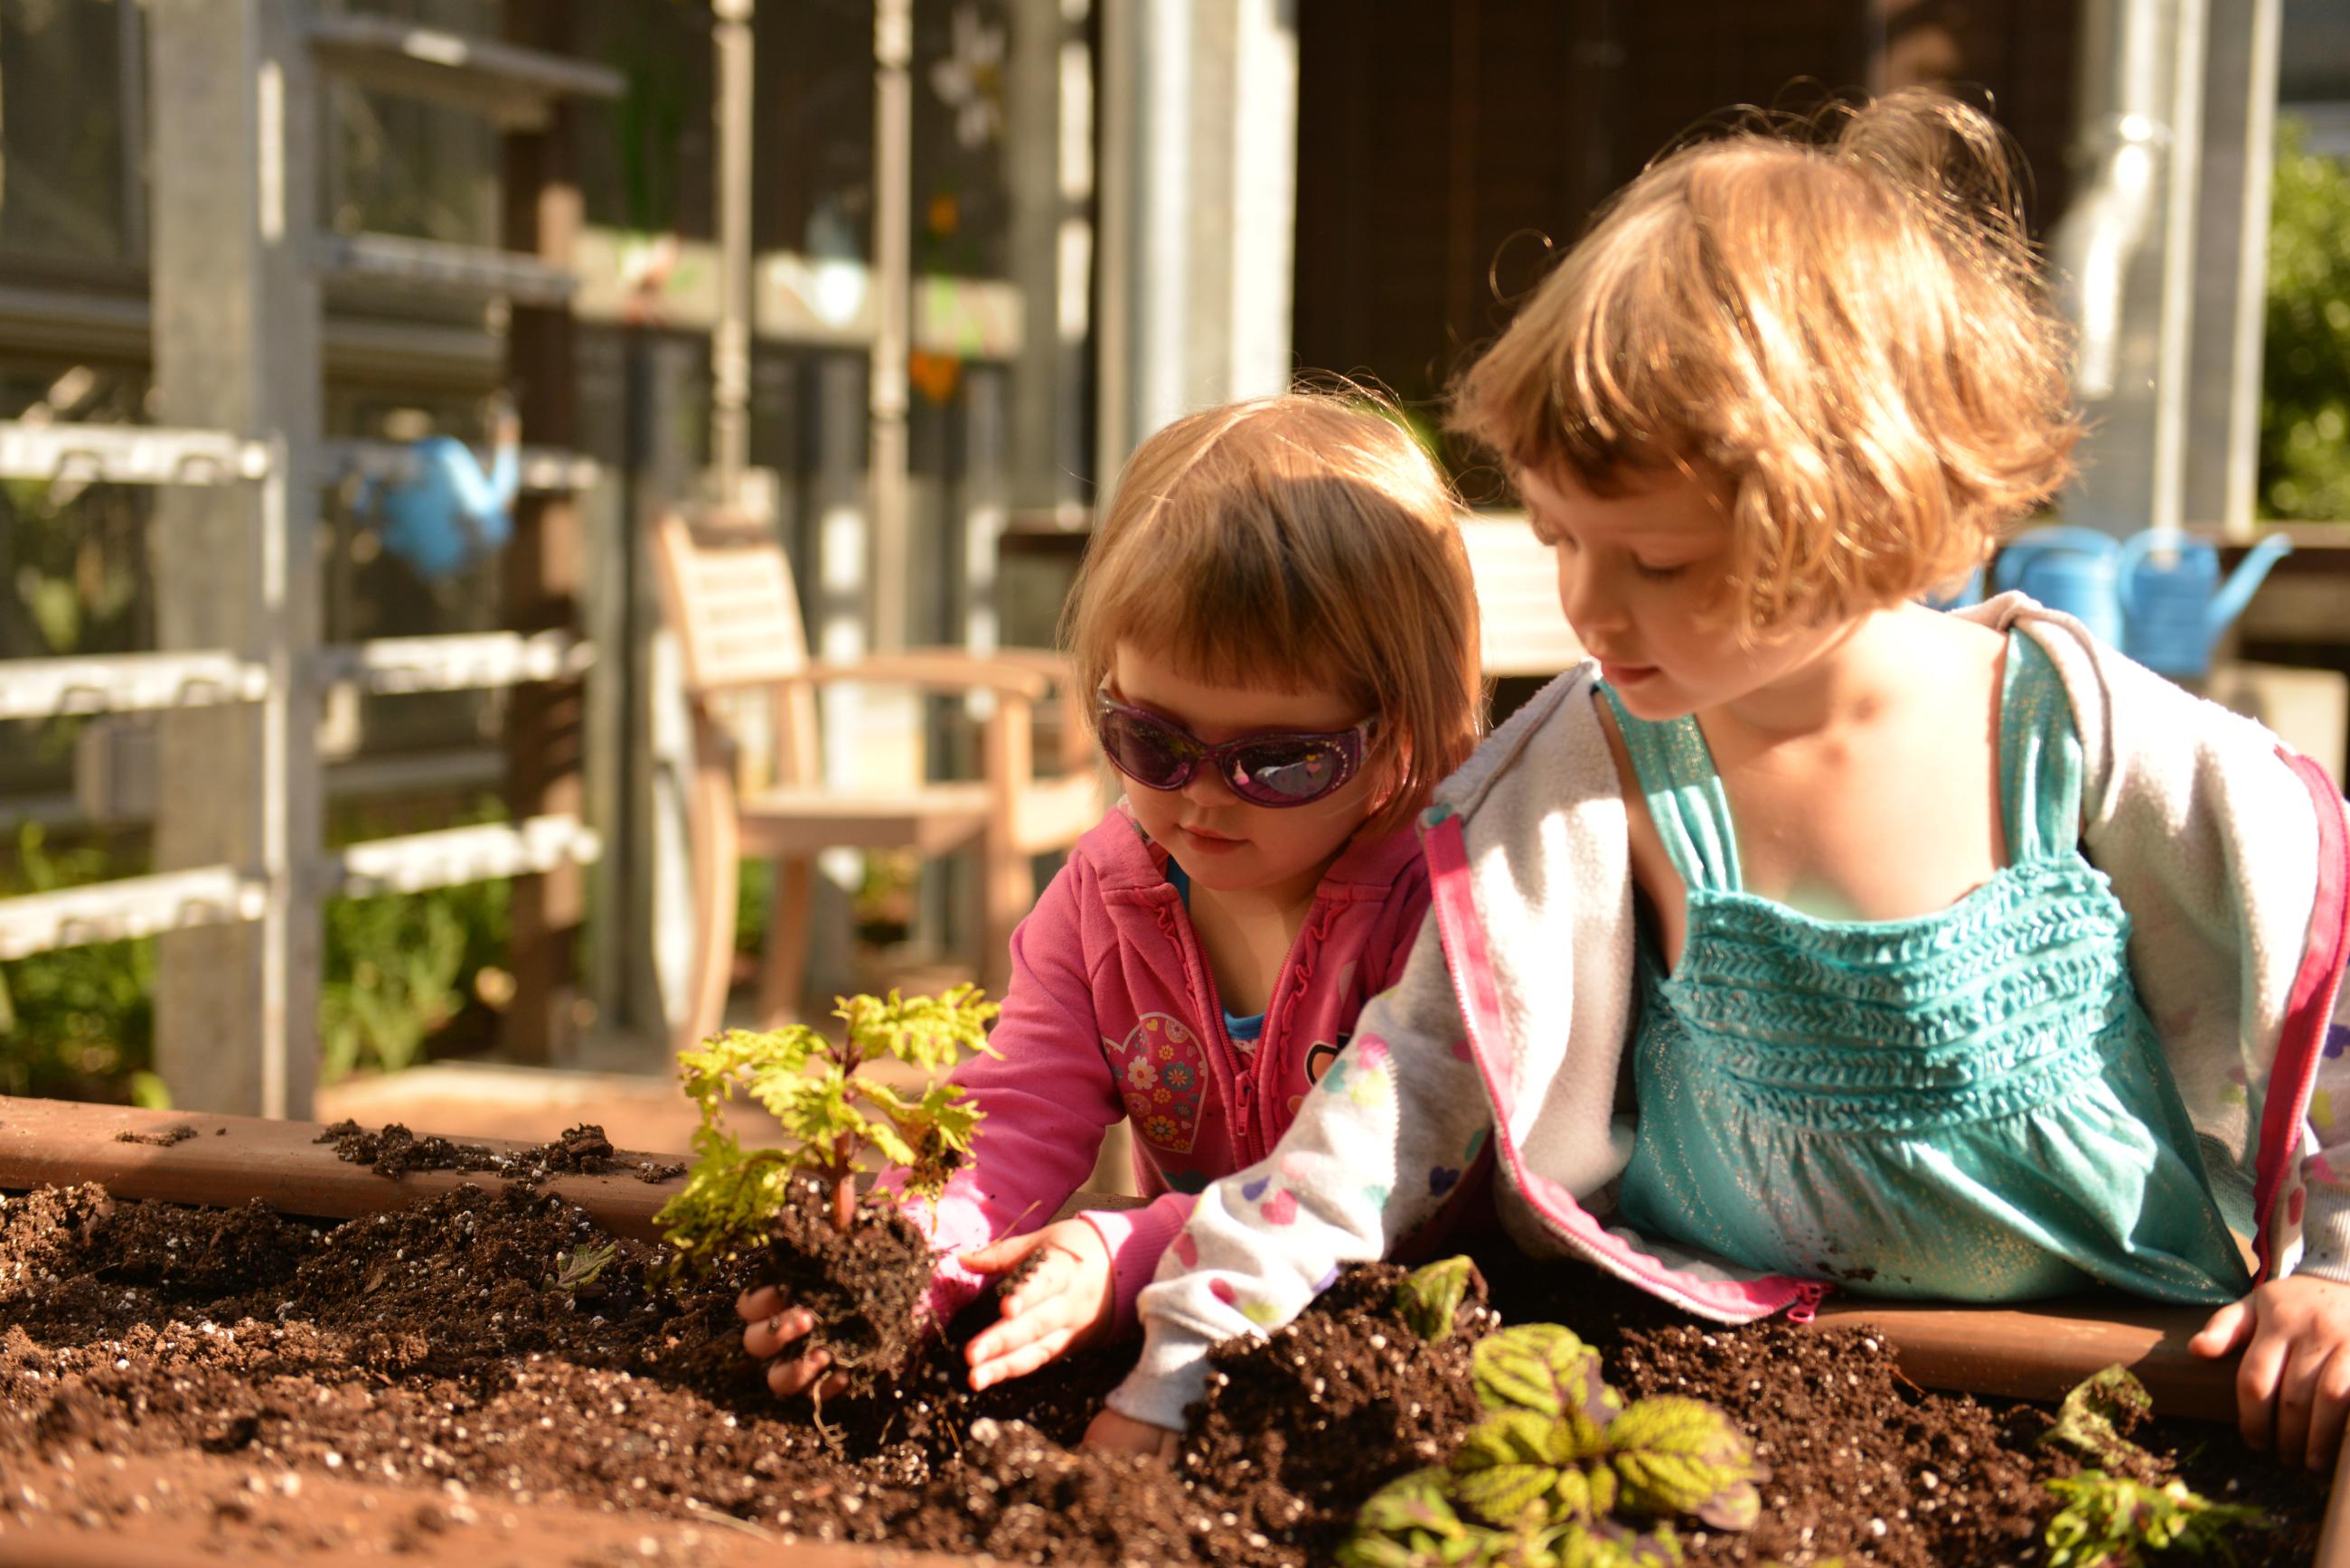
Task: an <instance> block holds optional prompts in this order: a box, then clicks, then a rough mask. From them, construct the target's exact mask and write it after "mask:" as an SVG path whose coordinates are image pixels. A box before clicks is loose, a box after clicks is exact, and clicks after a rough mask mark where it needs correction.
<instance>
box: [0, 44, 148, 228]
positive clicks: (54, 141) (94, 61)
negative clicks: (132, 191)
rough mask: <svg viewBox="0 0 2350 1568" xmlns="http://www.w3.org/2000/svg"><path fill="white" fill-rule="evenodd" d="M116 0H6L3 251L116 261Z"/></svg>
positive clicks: (119, 128) (119, 134) (121, 173)
mask: <svg viewBox="0 0 2350 1568" xmlns="http://www.w3.org/2000/svg"><path fill="white" fill-rule="evenodd" d="M125 21H126V18H125V16H124V15H123V12H122V9H121V6H120V4H118V0H0V250H8V251H16V252H19V253H32V254H41V255H54V256H67V257H73V258H76V259H89V260H104V261H109V262H119V261H124V260H130V259H137V258H131V257H128V256H126V255H125V254H124V253H125V251H126V249H127V244H126V240H125V223H124V187H125V184H126V182H127V174H126V170H125V161H124V157H123V140H124V130H123V116H122V98H121V95H122V76H123V70H122V67H123V57H124V54H125V27H124V24H125Z"/></svg>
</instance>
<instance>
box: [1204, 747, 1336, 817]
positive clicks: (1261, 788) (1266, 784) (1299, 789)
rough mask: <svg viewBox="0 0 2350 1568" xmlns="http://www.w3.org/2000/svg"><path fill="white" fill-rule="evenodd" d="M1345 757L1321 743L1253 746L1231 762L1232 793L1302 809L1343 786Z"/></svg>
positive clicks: (1246, 798)
mask: <svg viewBox="0 0 2350 1568" xmlns="http://www.w3.org/2000/svg"><path fill="white" fill-rule="evenodd" d="M1228 777H1229V782H1230V783H1231V784H1232V793H1233V794H1237V795H1240V796H1241V797H1242V798H1243V799H1244V800H1253V801H1256V802H1259V803H1261V804H1263V805H1305V803H1306V802H1307V801H1309V800H1317V799H1319V798H1320V797H1322V796H1323V795H1326V794H1329V793H1330V792H1331V791H1332V790H1334V789H1336V788H1337V787H1338V786H1339V785H1340V784H1344V783H1345V782H1346V779H1347V757H1346V753H1344V752H1342V751H1341V750H1340V749H1339V748H1338V747H1336V746H1335V745H1332V744H1330V743H1328V742H1321V741H1310V742H1309V741H1283V742H1273V743H1271V744H1267V745H1263V746H1252V747H1249V748H1248V749H1246V750H1245V751H1243V752H1242V753H1240V754H1239V755H1238V756H1236V757H1234V758H1233V759H1232V772H1231V774H1229V775H1228Z"/></svg>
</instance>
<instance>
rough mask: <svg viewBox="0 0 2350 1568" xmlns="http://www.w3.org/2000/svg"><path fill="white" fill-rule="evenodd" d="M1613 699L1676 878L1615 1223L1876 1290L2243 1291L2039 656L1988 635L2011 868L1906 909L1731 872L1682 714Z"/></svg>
mask: <svg viewBox="0 0 2350 1568" xmlns="http://www.w3.org/2000/svg"><path fill="white" fill-rule="evenodd" d="M1608 701H1609V702H1610V703H1611V704H1613V705H1614V708H1615V713H1616V720H1617V724H1618V725H1619V726H1620V728H1621V730H1622V732H1623V736H1624V742H1625V745H1626V748H1627V751H1628V752H1629V753H1630V757H1631V761H1632V765H1633V769H1634V772H1635V773H1636V774H1637V775H1638V781H1639V787H1640V791H1641V793H1642V794H1643V795H1644V796H1645V797H1646V799H1647V801H1648V811H1649V815H1650V816H1651V817H1652V818H1653V819H1654V821H1655V823H1656V826H1657V831H1658V834H1659V836H1660V837H1661V838H1662V839H1663V841H1664V846H1665V848H1666V850H1667V851H1668V852H1669V854H1670V856H1671V857H1672V861H1673V865H1674V867H1675V868H1676V869H1677V870H1678V871H1679V873H1680V876H1681V879H1682V881H1683V882H1684V883H1685V884H1686V886H1687V888H1688V909H1689V920H1688V936H1687V940H1686V943H1685V945H1684V948H1683V950H1682V953H1681V961H1680V964H1679V967H1678V968H1677V969H1675V970H1674V971H1672V972H1671V973H1670V974H1668V973H1666V972H1665V969H1664V965H1663V962H1662V959H1661V955H1660V954H1659V951H1658V950H1657V948H1656V945H1655V942H1654V940H1653V938H1652V937H1651V936H1650V935H1649V934H1648V933H1646V932H1644V933H1643V937H1642V940H1641V942H1640V955H1639V975H1638V999H1639V1018H1638V1026H1637V1029H1636V1031H1635V1034H1634V1038H1633V1043H1632V1062H1633V1072H1634V1075H1635V1082H1636V1084H1637V1085H1638V1094H1639V1125H1638V1134H1637V1136H1636V1138H1635V1142H1634V1147H1633V1153H1632V1158H1631V1163H1630V1165H1629V1166H1628V1167H1627V1169H1626V1171H1625V1174H1624V1179H1623V1184H1622V1189H1621V1199H1620V1205H1621V1213H1622V1218H1623V1219H1624V1220H1625V1221H1626V1222H1627V1223H1628V1224H1630V1225H1632V1226H1633V1227H1634V1228H1636V1229H1638V1230H1641V1231H1648V1232H1651V1233H1653V1234H1657V1235H1659V1236H1666V1237H1670V1238H1673V1239H1675V1240H1677V1241H1682V1242H1684V1243H1687V1244H1690V1245H1693V1246H1697V1247H1701V1248H1704V1249H1706V1250H1707V1251H1711V1252H1713V1253H1715V1254H1716V1255H1718V1256H1720V1257H1722V1258H1724V1259H1727V1260H1729V1261H1731V1262H1735V1263H1740V1264H1743V1265H1745V1266H1746V1267H1748V1268H1752V1269H1756V1270H1762V1271H1767V1272H1779V1273H1792V1274H1797V1275H1804V1276H1808V1277H1812V1278H1815V1279H1827V1280H1834V1281H1836V1282H1840V1283H1842V1284H1844V1285H1846V1286H1847V1287H1849V1288H1850V1289H1852V1290H1854V1291H1855V1292H1856V1293H1860V1294H1865V1295H1876V1296H1907V1297H1929V1298H1938V1299H1943V1300H1956V1301H1980V1302H1998V1301H2023V1300H2030V1299H2033V1298H2035V1297H2041V1296H2049V1295H2057V1294H2063V1293H2068V1292H2073V1291H2079V1290H2085V1289H2088V1288H2090V1287H2093V1286H2096V1285H2109V1286H2113V1287H2116V1288H2117V1289H2120V1290H2124V1291H2127V1292H2130V1293H2133V1294H2137V1295H2141V1296H2147V1297H2151V1298H2153V1299H2155V1300H2158V1301H2166V1302H2179V1303H2220V1302H2226V1301H2232V1300H2234V1299H2235V1298H2236V1297H2238V1296H2240V1295H2241V1294H2242V1293H2244V1292H2245V1291H2246V1290H2248V1289H2249V1288H2250V1286H2251V1281H2250V1279H2249V1277H2248V1276H2247V1275H2246V1273H2245V1271H2244V1265H2243V1262H2242V1261H2241V1254H2240V1253H2239V1252H2238V1251H2237V1248H2236V1244H2235V1241H2234V1240H2233V1239H2232V1238H2231V1237H2230V1234H2229V1231H2228V1228H2227V1225H2226V1223H2225V1221H2224V1220H2223V1219H2222V1218H2221V1214H2220V1207H2219V1204H2218V1202H2217V1200H2216V1199H2215V1198H2214V1196H2213V1193H2212V1189H2211V1185H2210V1180H2209V1179H2208V1177H2207V1176H2206V1174H2205V1171H2204V1168H2203V1162H2202V1157H2201V1154H2200V1152H2199V1148H2198V1147H2197V1143H2196V1137H2195V1130H2194V1127H2193V1125H2192V1124H2191V1123H2190V1122H2189V1119H2188V1116H2187V1112H2186V1108H2185V1106H2182V1105H2181V1104H2180V1101H2179V1098H2178V1089H2177V1087H2176V1085H2174V1084H2173V1083H2172V1082H2171V1078H2170V1074H2169V1070H2168V1067H2167V1066H2166V1064H2164V1062H2163V1059H2162V1054H2161V1048H2160V1044H2159V1043H2158V1041H2157V1039H2156V1038H2155V1034H2154V1031H2153V1028H2152V1026H2151V1025H2150V1024H2149V1023H2147V1018H2146V1014H2145V1012H2143V1010H2142V1009H2141V1008H2140V1007H2139V1006H2138V1002H2137V992H2136V988H2135V987H2134V986H2133V985H2132V983H2131V981H2130V977H2129V969H2128V966H2127V962H2126V952H2125V947H2126V940H2127V938H2128V934H2129V918H2128V916H2127V914H2126V912H2125V911H2124V910H2123V909H2122V907H2121V904H2120V902H2119V901H2118V900H2117V899H2116V898H2115V897H2114V894H2113V890H2112V888H2110V887H2109V886H2108V884H2107V882H2106V877H2105V876H2104V874H2103V873H2101V872H2099V871H2098V870H2097V869H2096V868H2095V867H2093V866H2091V865H2090V864H2089V863H2088V861H2087V859H2086V858H2085V857H2083V855H2082V854H2081V852H2080V849H2079V847H2078V844H2077V839H2078V834H2079V829H2078V826H2077V825H2078V823H2079V820H2080V798H2081V781H2082V761H2081V746H2080V739H2079V736H2078V734H2077V733H2076V732H2075V731H2074V723H2073V716H2072V706H2071V703H2070V701H2069V700H2068V698H2067V696H2066V694H2065V691H2064V684H2063V681H2062V680H2061V678H2060V677H2059V676H2058V675H2057V673H2056V670H2055V669H2054V666H2053V665H2051V664H2050V663H2049V660H2048V657H2047V655H2046V654H2045V653H2044V652H2043V651H2042V650H2041V649H2040V647H2039V645H2038V644H2036V643H2034V642H2033V640H2032V639H2030V638H2028V637H2024V636H2022V635H2020V634H2015V635H2011V636H2010V638H2009V639H2008V649H2007V660H2006V669H2005V673H2004V676H2003V679H2002V691H2001V695H2000V742H1999V744H2000V785H2001V787H2000V804H2001V813H2002V818H2003V820H2004V822H2005V824H2006V831H2007V842H2008V864H2007V865H2006V866H2004V867H2002V868H2001V869H2000V870H1999V871H1998V872H1997V873H1996V874H1994V875H1993V876H1992V877H1991V879H1990V880H1989V881H1987V882H1985V883H1983V884H1982V885H1981V887H1979V888H1975V889H1974V890H1973V891H1972V892H1970V893H1969V894H1968V895H1967V896H1966V897H1965V898H1961V899H1960V900H1959V901H1958V902H1957V903H1956V904H1954V905H1952V906H1951V907H1950V908H1949V909H1942V910H1939V911H1937V912H1935V913H1933V914H1929V915H1921V916H1918V917H1917V918H1915V919H1901V920H1887V921H1839V920H1824V919H1814V918H1813V917H1811V916H1809V915H1806V914H1804V913H1802V912H1801V911H1798V910H1795V909H1790V908H1788V907H1787V906H1785V905H1783V904H1779V903H1775V902H1773V901H1772V900H1770V899H1767V898H1758V897H1756V896H1754V895H1752V894H1750V893H1748V892H1746V891H1744V890H1743V889H1742V887H1741V886H1740V879H1739V868H1738V848H1737V836H1736V834H1735V833H1734V832H1733V830H1732V827H1731V820H1730V812H1729V805H1728V801H1727V799H1726V797H1725V796H1724V794H1723V793H1722V788H1721V778H1720V776H1719V774H1716V772H1715V771H1714V767H1713V761H1712V757H1711V753H1709V752H1708V750H1707V748H1706V743H1705V738H1704V735H1703V733H1702V732H1700V729H1699V727H1698V724H1697V721H1696V720H1695V719H1693V718H1683V719H1679V720H1674V721H1669V722H1662V723H1649V722H1644V721H1642V720H1639V719H1636V718H1634V717H1632V716H1631V715H1630V714H1629V713H1627V712H1626V711H1625V710H1624V707H1623V705H1622V703H1621V702H1620V701H1617V698H1616V696H1615V694H1614V693H1613V692H1612V691H1611V692H1609V693H1608Z"/></svg>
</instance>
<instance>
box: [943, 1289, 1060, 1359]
mask: <svg viewBox="0 0 2350 1568" xmlns="http://www.w3.org/2000/svg"><path fill="white" fill-rule="evenodd" d="M1083 1316H1084V1314H1083V1313H1082V1312H1081V1311H1079V1310H1078V1308H1077V1306H1076V1303H1075V1302H1074V1301H1072V1300H1071V1299H1070V1297H1069V1295H1068V1293H1066V1292H1065V1291H1063V1292H1055V1293H1051V1294H1039V1293H1035V1292H1029V1293H1025V1294H1024V1295H1023V1296H1021V1297H1019V1298H1017V1299H1015V1300H1014V1301H1007V1302H1005V1303H1003V1316H1002V1317H1000V1318H997V1319H996V1320H995V1321H994V1322H993V1323H992V1324H988V1325H987V1327H986V1328H984V1329H983V1330H982V1331H981V1332H980V1334H978V1336H977V1337H976V1338H974V1339H972V1342H971V1345H970V1348H969V1349H967V1350H966V1351H965V1352H964V1355H965V1356H966V1357H967V1358H968V1359H969V1360H970V1362H971V1364H972V1366H979V1365H980V1364H981V1363H983V1362H986V1361H992V1360H993V1359H995V1358H996V1357H997V1356H1000V1355H1005V1354H1006V1353H1008V1352H1010V1351H1014V1350H1017V1349H1019V1348H1020V1347H1021V1346H1022V1345H1027V1344H1028V1343H1030V1342H1031V1341H1033V1340H1035V1339H1036V1338H1038V1337H1039V1336H1041V1335H1043V1334H1051V1333H1053V1332H1055V1330H1057V1329H1064V1328H1066V1329H1070V1330H1076V1329H1078V1328H1081V1327H1083V1326H1084V1324H1083V1323H1082V1321H1081V1319H1082V1318H1083Z"/></svg>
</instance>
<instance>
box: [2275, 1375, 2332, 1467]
mask: <svg viewBox="0 0 2350 1568" xmlns="http://www.w3.org/2000/svg"><path fill="white" fill-rule="evenodd" d="M2332 1359H2333V1358H2332V1356H2330V1355H2327V1353H2326V1351H2325V1350H2324V1348H2323V1347H2322V1346H2313V1345H2299V1346H2296V1347H2295V1349H2294V1352H2293V1354H2292V1355H2290V1356H2288V1358H2287V1359H2286V1361H2285V1364H2284V1370H2283V1373H2282V1376H2279V1378H2278V1379H2277V1397H2276V1457H2277V1460H2278V1462H2279V1463H2281V1464H2288V1465H2297V1464H2301V1463H2303V1461H2304V1460H2305V1459H2307V1458H2308V1455H2309V1438H2310V1431H2311V1420H2310V1418H2311V1417H2312V1416H2314V1414H2315V1413H2316V1408H2317V1386H2318V1380H2319V1378H2320V1377H2322V1376H2324V1372H2325V1366H2326V1364H2327V1363H2328V1362H2330V1361H2331V1360H2332Z"/></svg>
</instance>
